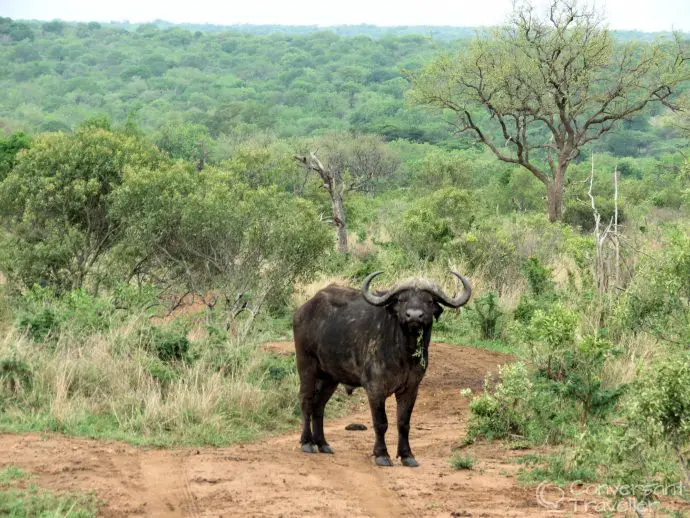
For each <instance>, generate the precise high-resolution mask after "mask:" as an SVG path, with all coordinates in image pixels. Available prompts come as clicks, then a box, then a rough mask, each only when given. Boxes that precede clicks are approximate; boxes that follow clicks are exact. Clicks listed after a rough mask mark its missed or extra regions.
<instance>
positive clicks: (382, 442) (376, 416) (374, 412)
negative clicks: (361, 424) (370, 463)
mask: <svg viewBox="0 0 690 518" xmlns="http://www.w3.org/2000/svg"><path fill="white" fill-rule="evenodd" d="M367 396H368V397H369V407H370V408H371V418H372V421H373V422H374V432H375V433H376V442H375V443H374V458H375V462H376V464H378V465H379V466H392V465H393V463H392V462H391V457H390V455H388V448H386V430H388V417H386V396H385V394H383V393H380V392H378V391H377V392H372V391H367Z"/></svg>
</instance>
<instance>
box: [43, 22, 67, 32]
mask: <svg viewBox="0 0 690 518" xmlns="http://www.w3.org/2000/svg"><path fill="white" fill-rule="evenodd" d="M41 28H42V29H43V32H50V33H53V34H62V33H63V32H64V31H65V24H64V23H63V22H61V21H60V20H53V21H52V22H45V23H44V24H43V25H41Z"/></svg>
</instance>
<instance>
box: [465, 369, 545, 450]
mask: <svg viewBox="0 0 690 518" xmlns="http://www.w3.org/2000/svg"><path fill="white" fill-rule="evenodd" d="M499 377H500V382H499V383H498V384H497V385H496V387H495V388H494V389H493V391H490V389H489V384H488V381H487V383H486V385H485V389H484V394H482V395H480V396H477V397H475V398H473V399H472V401H471V403H470V411H471V412H472V416H471V419H470V426H469V429H468V437H469V438H470V439H471V440H474V439H477V438H486V439H501V438H504V437H508V436H510V435H520V436H525V435H526V433H527V428H526V427H527V423H528V419H529V412H528V408H529V402H528V397H529V394H530V393H531V391H532V381H531V380H530V377H529V373H528V370H527V367H526V366H525V364H524V363H522V362H517V363H513V364H508V365H503V366H501V367H499Z"/></svg>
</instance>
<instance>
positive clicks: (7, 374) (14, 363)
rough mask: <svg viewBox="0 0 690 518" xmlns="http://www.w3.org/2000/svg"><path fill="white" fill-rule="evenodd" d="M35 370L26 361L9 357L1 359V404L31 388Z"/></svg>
mask: <svg viewBox="0 0 690 518" xmlns="http://www.w3.org/2000/svg"><path fill="white" fill-rule="evenodd" d="M32 383H33V372H32V371H31V367H30V366H29V364H27V363H26V362H24V361H21V360H17V359H14V358H9V359H5V360H0V394H2V398H1V399H0V406H1V405H2V402H4V401H9V400H13V399H15V397H16V396H17V395H18V394H20V393H21V392H24V391H27V390H29V389H30V388H31V385H32Z"/></svg>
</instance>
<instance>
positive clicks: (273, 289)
mask: <svg viewBox="0 0 690 518" xmlns="http://www.w3.org/2000/svg"><path fill="white" fill-rule="evenodd" d="M113 217H114V218H116V219H117V220H119V221H123V223H124V226H125V227H126V229H127V230H126V235H125V237H124V239H123V240H122V241H121V242H120V244H119V246H118V249H117V251H116V255H117V257H119V258H120V263H121V264H124V265H126V267H127V268H128V269H129V272H128V276H130V277H133V276H137V277H139V278H144V279H156V280H158V281H159V282H160V281H167V282H173V283H176V284H179V285H182V286H184V287H185V289H186V290H187V291H189V292H192V293H196V294H199V295H201V296H202V297H206V296H207V295H208V291H209V290H214V292H215V293H217V294H221V295H222V297H221V298H222V299H224V300H225V303H226V305H227V307H228V309H230V310H234V311H237V310H239V309H241V307H242V306H243V301H244V302H248V304H249V306H248V307H247V309H249V310H250V311H252V313H253V314H254V313H255V312H256V311H258V309H259V308H260V307H261V306H262V305H263V304H264V303H265V301H266V300H267V298H268V297H278V298H280V297H282V296H284V295H285V294H286V293H287V292H289V290H290V289H291V286H292V285H293V283H294V281H295V280H298V279H300V278H303V277H304V276H308V275H309V274H310V273H312V272H313V271H314V268H315V267H316V264H317V261H318V259H319V257H320V256H321V255H322V254H323V253H324V252H325V251H326V250H327V249H328V247H329V246H330V238H329V236H328V231H327V229H326V227H325V226H323V224H322V223H321V222H320V221H319V219H318V217H317V215H316V211H315V210H314V207H313V206H312V205H311V203H309V202H308V201H306V200H303V199H300V198H297V197H294V196H292V195H290V194H288V193H281V192H279V191H278V190H277V189H275V188H259V189H252V188H250V187H249V186H248V185H247V184H246V183H244V182H243V181H242V179H241V178H240V177H238V176H237V175H236V174H235V173H233V172H230V171H227V170H224V169H219V168H214V167H207V168H205V169H204V170H203V171H201V172H199V173H195V172H194V171H193V169H192V168H191V167H190V166H189V165H187V164H182V163H177V164H176V165H174V166H173V167H161V168H158V169H149V168H147V167H141V166H140V167H133V168H131V169H129V170H128V171H127V174H126V178H125V182H124V184H123V186H122V188H121V189H119V190H118V191H117V194H116V197H115V201H114V205H113ZM217 300H218V299H217V297H215V298H213V300H212V301H209V305H213V304H215V302H216V301H217Z"/></svg>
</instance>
